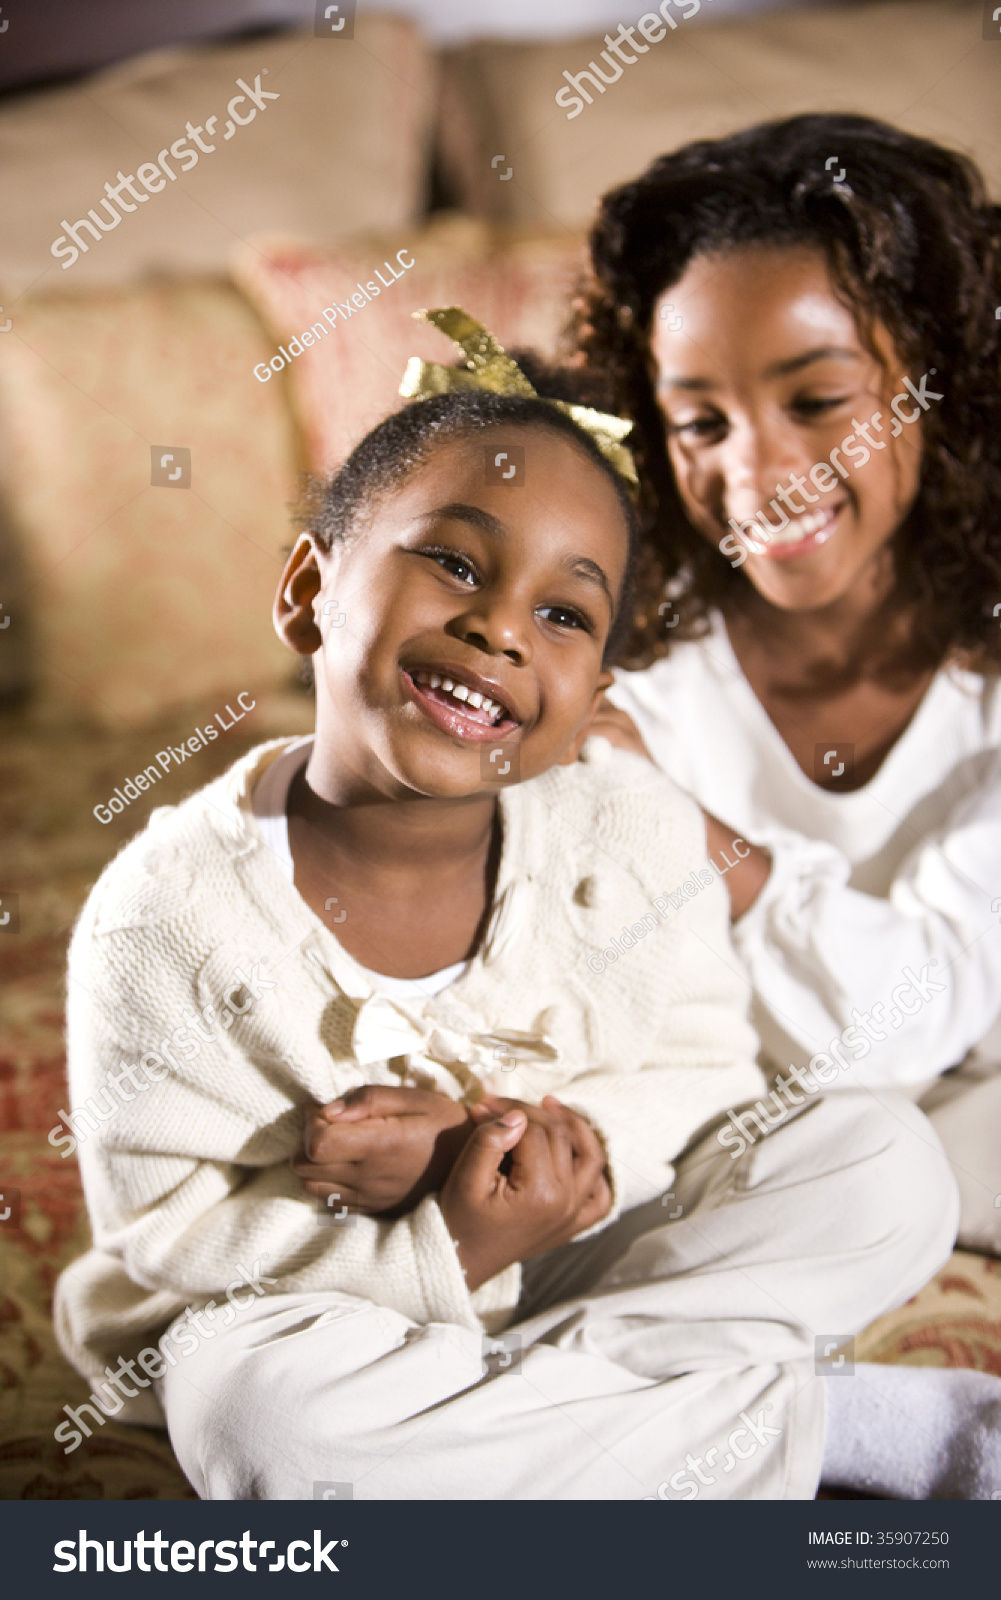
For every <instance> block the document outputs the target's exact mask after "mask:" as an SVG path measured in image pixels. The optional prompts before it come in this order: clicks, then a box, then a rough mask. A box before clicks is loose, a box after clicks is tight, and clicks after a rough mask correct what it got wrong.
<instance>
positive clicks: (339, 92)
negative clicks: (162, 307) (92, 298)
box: [0, 16, 434, 314]
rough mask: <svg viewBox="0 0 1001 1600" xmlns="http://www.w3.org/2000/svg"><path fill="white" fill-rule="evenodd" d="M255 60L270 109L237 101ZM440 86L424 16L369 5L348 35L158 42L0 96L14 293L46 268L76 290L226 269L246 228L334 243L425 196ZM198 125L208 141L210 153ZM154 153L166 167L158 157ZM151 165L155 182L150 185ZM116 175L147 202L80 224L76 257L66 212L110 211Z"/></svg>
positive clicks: (4, 245)
mask: <svg viewBox="0 0 1001 1600" xmlns="http://www.w3.org/2000/svg"><path fill="white" fill-rule="evenodd" d="M258 75H260V77H259V83H260V91H259V94H260V107H259V108H258V107H257V106H255V104H254V103H253V101H252V100H251V99H248V98H247V97H246V96H244V97H243V100H242V103H239V104H237V105H236V107H235V111H234V110H233V109H231V106H230V102H231V101H233V99H234V97H239V96H240V94H241V90H240V89H239V87H238V85H237V79H239V78H242V79H243V81H244V83H245V84H246V85H249V86H250V88H251V89H252V90H255V89H256V83H257V80H258ZM433 85H434V67H433V64H432V58H431V56H430V54H429V52H428V50H427V47H426V46H425V45H424V43H423V41H422V39H421V36H420V34H419V33H418V31H417V29H416V28H415V27H414V26H413V24H411V23H410V22H408V21H406V20H404V19H402V18H393V17H379V16H375V17H371V16H365V17H359V18H358V19H357V26H356V29H355V35H354V38H353V39H352V40H344V41H332V40H327V39H317V38H314V37H313V34H312V32H311V31H310V32H309V33H302V32H298V31H297V32H293V33H280V34H272V35H269V36H265V37H261V38H258V39H255V40H253V41H252V42H248V41H246V40H243V41H241V42H240V43H239V44H226V45H221V46H204V47H200V48H189V49H179V50H169V51H158V52H156V53H155V54H152V55H146V56H142V57H139V58H138V59H136V60H134V61H130V62H128V63H126V64H124V65H122V66H120V67H115V68H112V69H111V70H110V71H107V72H104V73H102V74H100V75H99V76H96V77H93V78H90V79H88V80H86V81H85V82H83V83H80V84H74V85H72V86H71V87H69V88H60V89H54V90H49V91H46V92H45V93H40V94H32V95H29V96H25V97H23V98H19V99H16V100H14V101H12V102H10V103H9V104H7V105H4V106H2V107H0V213H2V215H3V218H4V228H3V232H2V234H0V286H2V288H3V298H4V299H5V301H6V303H7V309H8V314H9V312H10V309H11V306H10V302H11V300H12V299H13V294H14V292H15V291H20V290H21V289H23V288H25V287H27V286H28V285H29V284H32V283H35V281H36V280H38V279H39V277H41V278H42V279H43V281H44V283H45V285H46V286H49V287H58V288H59V289H61V290H65V289H68V288H72V289H74V290H75V289H79V288H84V287H89V286H90V285H92V284H96V283H100V284H108V283H122V282H124V281H127V280H128V279H130V278H134V277H135V276H136V275H137V274H139V273H164V272H168V273H176V272H215V271H223V270H224V269H225V264H226V260H227V257H228V254H229V251H230V250H231V248H232V245H233V241H234V239H241V238H245V237H246V236H247V235H248V234H249V233H251V232H256V231H258V230H260V229H262V228H269V229H281V230H288V231H289V232H292V233H295V234H298V235H300V236H302V237H304V238H315V239H323V240H327V239H330V238H339V237H342V236H344V235H346V234H349V233H352V232H354V231H356V230H357V229H361V228H371V227H395V226H397V225H402V224H403V223H404V222H407V221H409V220H410V219H411V218H413V217H414V216H415V215H416V214H417V213H418V212H419V211H420V209H421V206H422V203H423V194H424V168H425V164H426V156H425V146H426V144H427V137H428V127H429V121H430V117H431V107H432V103H433V94H434V90H433ZM263 94H276V95H277V96H278V98H277V99H274V100H265V99H263ZM213 115H215V116H216V117H217V118H218V125H217V126H215V128H214V131H213V132H212V133H209V131H208V129H209V124H210V123H211V119H212V117H213ZM234 119H236V120H234ZM239 121H242V123H243V125H242V126H240V125H238V122H239ZM189 122H190V123H191V124H192V125H193V126H194V127H195V128H202V129H203V130H204V131H203V132H202V133H201V134H200V136H199V137H200V139H201V142H202V144H204V145H210V146H214V148H213V149H212V150H211V151H208V152H203V153H201V154H199V153H198V150H197V148H196V146H195V142H194V140H193V139H192V138H190V137H188V136H186V134H185V128H186V125H187V124H188V123H189ZM227 129H228V130H229V132H228V134H227ZM182 139H184V140H185V144H184V146H182V145H181V144H180V141H181V140H182ZM171 145H176V146H177V149H176V151H175V153H174V154H173V155H171V154H170V153H169V150H170V146H171ZM160 152H163V153H164V156H165V162H164V165H165V167H166V168H167V169H169V170H170V171H171V172H172V173H173V174H174V176H173V178H172V179H171V180H168V178H167V177H166V176H165V175H164V174H163V173H161V174H160V175H159V176H158V174H157V172H156V169H155V165H154V164H155V163H156V161H157V156H158V154H159V153H160ZM192 157H195V158H196V159H197V165H194V164H193V162H192ZM145 163H150V164H151V165H150V166H149V167H146V166H145ZM140 164H143V165H144V176H145V179H146V180H148V182H149V183H150V184H152V185H153V188H154V189H155V190H156V192H148V191H147V190H145V189H144V188H143V186H142V182H141V181H140V179H139V176H138V168H139V166H140ZM119 172H121V173H122V174H124V175H125V176H126V177H128V176H129V175H130V174H132V175H135V184H134V187H135V188H136V189H137V190H138V193H139V195H140V199H138V200H137V199H134V198H132V199H130V197H129V194H130V191H129V190H128V189H126V190H124V191H121V194H122V200H123V202H124V205H125V207H129V206H131V207H132V210H131V211H127V212H126V214H125V215H123V216H121V217H120V220H119V221H118V222H117V223H115V224H113V226H112V229H111V231H109V232H107V233H102V234H100V236H99V237H98V238H97V239H95V238H93V237H92V231H90V230H88V229H87V228H84V229H81V230H79V237H80V238H81V239H82V241H83V243H84V244H85V245H86V247H87V248H86V252H85V253H80V255H79V257H78V259H77V260H76V261H72V259H71V255H72V250H71V245H72V240H71V239H67V240H66V243H65V244H63V245H62V246H60V249H61V250H62V252H63V253H62V255H61V256H60V258H59V259H55V258H53V256H52V254H51V252H50V247H51V245H52V244H53V242H55V241H57V240H58V239H59V238H61V237H65V236H66V230H65V228H64V226H63V222H64V221H66V222H68V223H70V224H75V223H76V222H77V221H78V220H79V219H80V218H85V217H87V215H88V212H89V210H91V209H96V210H97V212H98V216H99V218H101V219H103V220H104V221H106V222H108V221H110V220H111V218H110V217H109V215H108V213H107V211H105V210H102V208H101V202H102V200H105V199H106V198H107V197H106V196H105V190H104V185H105V183H106V182H110V183H111V184H112V185H113V186H115V185H116V184H117V175H118V174H119ZM160 184H162V185H163V187H162V188H160V187H158V185H160ZM142 196H145V198H142ZM108 203H109V205H110V203H111V202H110V201H109V202H108ZM115 214H117V208H116V209H115V210H113V212H112V216H114V215H115ZM93 231H94V232H96V231H97V230H96V229H94V230H93Z"/></svg>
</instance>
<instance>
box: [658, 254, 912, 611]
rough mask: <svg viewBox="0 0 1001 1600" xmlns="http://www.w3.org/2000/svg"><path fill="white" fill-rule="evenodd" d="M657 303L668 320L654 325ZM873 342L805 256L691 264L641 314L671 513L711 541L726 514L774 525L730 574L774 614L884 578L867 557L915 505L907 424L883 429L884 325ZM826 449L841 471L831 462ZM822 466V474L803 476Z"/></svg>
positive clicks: (887, 376) (887, 363)
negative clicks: (676, 500) (681, 512)
mask: <svg viewBox="0 0 1001 1600" xmlns="http://www.w3.org/2000/svg"><path fill="white" fill-rule="evenodd" d="M668 302H670V304H671V306H672V307H673V311H674V314H673V315H670V316H666V315H665V316H662V315H661V312H662V310H666V308H667V304H668ZM678 314H680V315H681V318H682V326H681V327H680V328H679V327H677V326H676V322H677V316H678ZM873 340H874V343H875V346H876V349H877V351H878V357H877V356H876V355H874V354H872V352H871V351H870V350H868V349H867V348H866V347H865V345H864V344H863V342H862V339H861V337H860V333H859V328H858V325H857V322H856V318H855V315H854V313H853V312H852V310H851V309H850V308H849V307H847V306H846V305H845V304H844V302H843V300H842V299H841V298H839V296H838V294H837V293H836V291H835V288H834V285H833V283H832V281H831V278H830V274H829V272H828V269H827V264H826V262H825V260H824V258H823V256H822V255H821V254H820V253H819V252H818V251H814V250H811V249H808V248H795V249H793V248H789V249H783V248H778V247H774V248H773V247H765V246H755V247H751V248H747V249H741V250H735V251H734V252H732V253H731V254H727V255H723V256H707V257H699V258H697V259H695V260H694V261H693V262H692V263H691V264H690V266H689V267H688V269H687V271H686V272H685V274H684V275H683V277H682V278H681V279H680V280H679V281H678V282H677V283H675V284H673V285H672V286H671V288H670V289H666V290H665V291H664V293H663V294H662V295H661V297H660V299H659V300H658V302H657V304H656V306H655V307H654V316H653V323H652V331H651V356H652V361H653V364H654V369H655V371H654V381H655V384H656V392H657V399H658V404H659V406H660V409H661V412H662V414H663V417H664V421H665V426H666V436H667V449H668V455H669V458H670V461H671V466H672V468H673V471H674V476H675V481H676V483H677V487H678V492H679V494H680V496H681V499H682V502H683V503H684V506H685V510H686V512H687V514H688V517H689V519H690V521H691V522H692V524H693V526H694V527H696V528H697V529H698V530H699V532H700V533H701V534H702V535H703V536H704V537H705V538H706V539H707V540H709V541H710V542H711V543H712V544H714V545H716V546H718V545H719V544H720V541H721V540H722V539H723V538H725V537H726V536H727V535H728V534H732V532H733V530H732V529H731V528H730V526H729V519H731V518H732V519H733V520H734V521H735V522H736V523H738V524H742V523H745V522H748V521H750V520H751V519H752V518H753V517H754V516H755V515H756V513H758V512H761V513H763V515H764V517H765V519H766V520H767V522H768V524H769V525H770V527H771V528H773V529H776V530H777V531H776V532H775V533H774V534H773V535H772V536H770V537H769V538H768V540H767V542H766V541H765V540H760V539H759V541H757V542H758V544H759V548H758V549H757V550H756V551H755V552H753V553H750V554H749V555H748V558H747V561H746V563H745V564H744V571H745V573H746V575H747V577H748V578H749V579H750V581H751V583H752V584H753V585H754V587H755V588H756V589H757V590H758V592H759V593H760V594H761V595H762V596H763V597H764V598H765V599H766V600H768V601H770V602H771V603H772V604H773V605H775V606H778V607H780V608H782V609H786V610H793V611H795V610H810V609H813V608H816V607H821V606H826V605H831V604H833V603H834V602H836V601H838V600H840V599H842V598H844V597H845V596H847V595H848V594H850V593H852V592H854V591H855V590H856V588H857V586H858V585H859V584H860V583H861V584H863V585H865V584H868V583H870V582H871V580H872V579H873V576H874V575H875V574H877V573H883V569H884V563H883V562H882V561H881V560H879V559H878V558H879V556H880V553H881V552H882V551H883V550H884V547H885V546H886V545H887V543H888V541H889V540H890V538H891V537H892V535H893V534H894V532H895V531H896V529H897V528H898V527H899V526H900V524H901V522H902V521H903V519H904V517H905V516H906V515H907V512H908V511H909V510H910V507H911V506H912V505H913V503H914V500H915V498H916V495H917V492H918V483H919V475H920V461H921V441H920V428H921V425H920V422H917V421H915V422H914V423H913V425H911V426H908V427H906V428H903V429H898V434H897V437H896V438H894V437H893V436H892V434H891V425H892V423H893V416H892V413H891V410H890V399H891V397H892V396H893V395H894V394H895V393H896V392H897V391H899V389H900V388H901V384H900V382H898V381H894V379H895V377H896V375H897V374H898V373H902V372H903V371H905V370H906V369H905V368H904V367H902V366H901V365H900V363H899V357H898V356H897V355H896V354H895V353H894V351H893V348H892V344H891V341H890V338H889V335H888V334H887V332H886V330H885V329H882V328H881V327H879V326H878V325H877V327H876V328H875V329H874V333H873ZM891 374H893V377H891ZM910 376H912V378H914V379H915V380H917V379H918V378H919V377H920V374H910ZM914 409H915V410H916V407H915V408H914ZM874 417H875V421H874V420H873V418H874ZM860 425H861V427H860ZM881 430H882V431H881ZM850 436H854V439H853V438H852V437H850ZM866 438H868V441H869V443H868V444H866V442H865V441H866ZM856 440H857V441H858V443H857V444H856V443H855V441H856ZM845 442H847V443H848V444H849V445H853V446H854V448H855V452H856V453H855V458H854V460H853V459H852V458H851V457H849V456H846V455H845V454H844V443H845ZM862 447H865V448H869V449H871V454H870V458H869V460H868V461H865V462H863V461H862V457H861V454H860V449H861V448H862ZM832 451H840V452H841V454H840V460H841V463H842V466H843V469H844V472H845V473H846V474H847V476H844V475H841V474H839V473H838V471H836V470H835V469H834V468H832V467H831V466H830V460H831V452H832ZM822 462H823V463H827V464H828V468H827V472H826V473H824V472H820V473H818V476H817V477H815V478H812V479H811V477H810V470H811V468H812V467H815V466H817V464H818V463H822ZM797 480H799V481H797ZM801 485H805V487H803V486H801ZM780 490H781V491H783V494H784V496H785V498H783V496H782V495H780V494H779V491H780ZM773 498H774V499H776V500H777V507H776V508H773V507H771V505H770V502H771V500H772V499H773ZM797 508H798V509H797ZM784 517H788V518H789V523H788V526H784V527H782V526H780V525H781V523H782V521H783V518H784ZM728 548H730V549H731V550H732V549H733V546H732V545H731V546H728ZM721 559H726V557H725V556H724V557H722V558H721Z"/></svg>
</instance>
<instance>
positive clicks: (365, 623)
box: [276, 426, 628, 799]
mask: <svg viewBox="0 0 1001 1600" xmlns="http://www.w3.org/2000/svg"><path fill="white" fill-rule="evenodd" d="M512 444H515V445H521V446H523V447H524V450H525V471H524V481H523V482H521V483H519V482H518V481H517V480H515V481H514V482H512V483H505V482H503V481H499V482H498V481H493V482H489V481H488V474H487V462H488V459H489V460H492V459H493V455H494V454H496V453H497V452H499V451H501V450H503V449H505V448H507V449H508V450H510V448H511V445H512ZM494 476H495V477H496V475H494ZM519 476H520V475H519ZM627 544H628V538H627V529H626V526H625V522H624V519H623V515H622V508H621V506H620V504H619V501H618V498H617V496H616V494H615V491H614V488H613V486H612V484H611V483H610V482H609V480H608V478H607V477H606V475H605V474H604V473H603V472H602V471H601V470H600V469H599V468H598V467H597V466H595V465H594V464H593V463H592V462H590V461H588V460H587V458H586V456H585V455H584V454H583V452H582V451H580V450H578V449H577V448H576V447H575V446H574V444H573V442H572V441H571V440H569V439H564V438H562V437H561V436H560V435H559V434H557V433H555V432H552V431H550V430H548V429H545V428H533V427H524V426H522V427H509V428H503V429H500V428H489V429H481V430H478V431H476V432H473V433H469V434H462V435H460V436H458V437H456V438H453V439H450V440H447V441H445V442H443V443H441V444H440V445H437V446H435V447H434V448H433V449H432V450H431V451H430V452H429V454H428V456H427V458H426V459H425V461H424V462H423V463H422V464H420V465H418V466H417V467H415V468H414V469H413V470H412V471H410V472H409V473H408V475H407V476H406V477H405V478H404V479H403V482H402V483H401V485H400V487H399V488H398V489H395V490H392V491H391V492H390V493H388V494H383V495H381V496H380V497H379V498H378V499H377V500H376V501H375V502H374V504H373V505H372V507H371V509H369V510H367V511H365V512H363V514H362V518H361V520H360V522H359V524H358V526H357V527H356V529H355V530H354V532H353V533H352V534H351V535H350V536H349V538H348V539H347V540H346V541H345V542H344V543H343V544H340V545H337V546H335V547H334V549H333V550H331V551H330V552H329V553H325V552H323V551H321V550H318V549H317V547H316V545H315V543H314V542H313V540H312V539H311V538H310V537H309V536H308V535H303V536H302V537H301V538H300V540H299V541H298V543H297V545H296V548H295V550H294V551H293V554H292V556H291V558H290V560H289V563H288V565H287V567H286V569H285V573H284V574H283V577H282V581H281V585H280V588H279V593H278V598H277V601H276V625H277V626H278V629H279V632H280V633H281V634H282V635H283V637H284V638H285V640H286V642H287V643H289V644H290V645H291V647H292V648H293V649H295V650H297V651H298V652H299V653H300V654H310V655H314V662H313V665H314V672H315V677H316V688H317V752H318V754H320V753H322V752H323V751H327V752H328V753H329V757H330V762H329V770H330V772H331V783H332V787H333V788H334V790H336V791H337V797H338V798H342V799H347V798H348V795H349V793H355V794H357V793H360V792H364V791H368V792H369V793H373V792H374V793H378V794H382V795H385V796H387V797H390V798H394V799H400V798H404V797H406V796H407V795H408V794H409V795H411V796H413V795H423V796H433V797H439V798H461V797H465V796H471V795H474V794H484V793H487V792H493V791H495V789H496V783H497V780H496V779H492V778H491V776H490V774H491V773H492V771H493V769H492V768H491V767H490V765H489V755H488V752H489V748H490V747H493V746H496V745H497V744H498V743H503V744H504V745H505V746H508V747H510V749H511V750H512V751H513V752H514V761H515V763H516V772H517V775H518V776H519V777H520V778H521V779H526V778H531V777H533V776H535V775H536V774H538V773H541V772H544V771H546V770H547V769H548V768H549V767H551V766H553V765H554V764H556V763H558V762H560V761H566V760H573V759H574V758H575V757H576V754H577V752H578V750H579V748H580V745H581V744H582V742H583V739H584V737H585V736H586V730H587V725H588V722H589V720H590V714H591V711H592V708H593V706H594V704H595V701H596V698H597V696H598V694H599V693H600V691H601V688H602V687H603V686H604V685H605V684H607V683H608V682H610V676H609V675H608V674H607V673H604V672H603V671H602V656H603V653H604V648H605V642H606V640H607V637H608V632H609V628H610V626H611V623H612V618H613V615H614V611H615V606H616V603H617V599H618V595H619V592H620V590H621V587H622V581H623V577H624V574H625V568H626V562H627ZM340 615H343V618H344V620H343V623H342V624H341V625H340V626H331V623H332V622H333V621H334V619H336V618H337V617H338V616H340ZM314 653H315V654H314ZM449 685H450V686H451V687H448V686H449ZM507 754H508V752H507V751H506V752H505V758H506V757H507ZM485 758H486V760H485ZM498 765H499V764H498ZM335 773H336V774H337V776H336V777H335ZM327 798H330V799H334V798H335V795H334V794H330V795H328V796H327Z"/></svg>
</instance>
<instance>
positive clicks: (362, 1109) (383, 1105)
mask: <svg viewBox="0 0 1001 1600" xmlns="http://www.w3.org/2000/svg"><path fill="white" fill-rule="evenodd" d="M423 1098H424V1091H423V1090H421V1089H393V1088H391V1087H390V1086H389V1085H387V1084H380V1083H366V1084H364V1085H363V1086H362V1087H361V1088H360V1089H351V1090H349V1092H348V1093H347V1094H346V1095H344V1096H343V1097H342V1099H340V1100H333V1101H331V1103H330V1106H324V1107H323V1110H324V1114H326V1113H327V1112H328V1111H333V1112H334V1118H333V1120H334V1121H335V1122H338V1123H342V1122H361V1121H362V1120H363V1119H364V1118H366V1117H406V1116H414V1115H415V1114H416V1113H418V1112H420V1111H423V1110H424V1109H425V1107H424V1106H423V1104H422V1103H421V1102H422V1101H423ZM338 1106H341V1107H343V1109H342V1110H340V1111H335V1108H336V1107H338Z"/></svg>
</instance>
